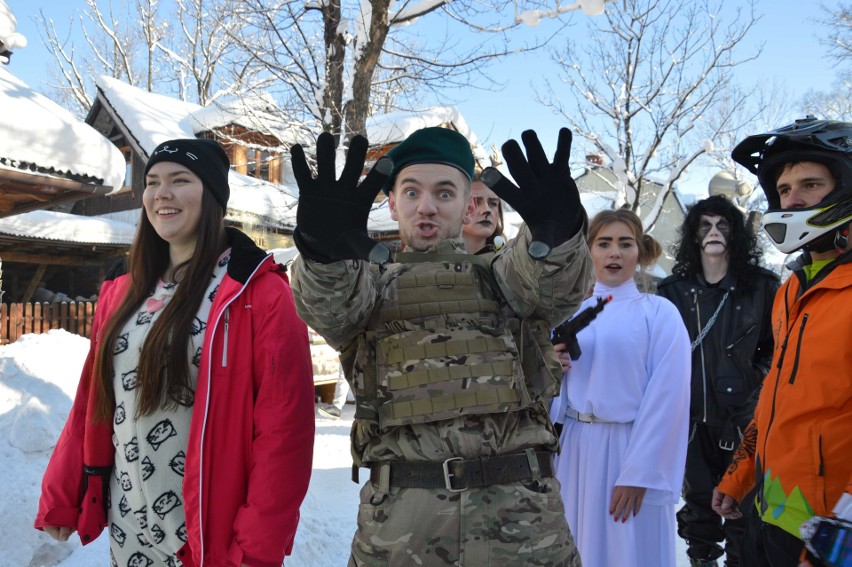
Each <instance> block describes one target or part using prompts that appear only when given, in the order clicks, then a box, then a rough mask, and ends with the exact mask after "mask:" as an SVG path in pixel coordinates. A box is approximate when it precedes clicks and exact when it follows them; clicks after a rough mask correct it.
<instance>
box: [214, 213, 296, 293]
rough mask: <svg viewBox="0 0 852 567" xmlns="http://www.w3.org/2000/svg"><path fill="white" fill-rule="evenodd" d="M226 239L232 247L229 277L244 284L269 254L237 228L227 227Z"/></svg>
mask: <svg viewBox="0 0 852 567" xmlns="http://www.w3.org/2000/svg"><path fill="white" fill-rule="evenodd" d="M225 237H226V238H227V240H228V245H229V246H230V247H231V261H230V262H228V276H229V277H230V278H231V279H233V280H234V281H238V282H240V283H241V284H244V283H246V282H247V281H248V279H249V276H251V275H252V273H253V272H254V271H255V269H256V268H257V266H258V265H259V264H260V263H261V262H263V260H264V258H266V256H267V253H266V252H264V251H263V250H261V249H260V248H258V246H257V245H256V244H255V243H254V242H253V241H252V239H251V238H249V237H248V236H246V235H245V234H243V233H242V232H240V231H239V230H237V229H236V228H231V227H226V228H225ZM282 269H283V268H282Z"/></svg>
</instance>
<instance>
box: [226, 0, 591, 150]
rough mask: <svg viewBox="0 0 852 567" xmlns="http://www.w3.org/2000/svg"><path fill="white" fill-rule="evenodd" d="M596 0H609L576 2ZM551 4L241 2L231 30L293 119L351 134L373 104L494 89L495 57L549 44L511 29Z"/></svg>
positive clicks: (482, 0)
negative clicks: (518, 37)
mask: <svg viewBox="0 0 852 567" xmlns="http://www.w3.org/2000/svg"><path fill="white" fill-rule="evenodd" d="M594 3H600V4H603V2H602V1H600V2H597V1H596V0H592V1H591V2H590V1H589V0H585V2H577V3H575V4H574V5H572V7H573V8H581V7H583V6H584V5H586V4H594ZM545 4H546V1H545V0H542V1H541V2H539V1H538V0H514V1H512V0H455V1H450V0H420V1H417V0H402V1H396V2H393V1H391V0H363V1H352V0H323V1H316V0H273V1H270V0H244V1H243V2H240V5H239V7H238V8H237V9H236V10H235V12H234V16H235V18H237V19H238V20H240V25H239V26H238V29H240V30H241V31H240V33H239V34H236V33H234V34H232V37H233V40H234V41H235V42H238V43H239V45H240V46H241V47H242V49H243V50H245V51H246V52H247V53H252V54H253V55H254V57H256V58H257V60H258V61H259V62H260V63H261V65H262V66H263V68H264V69H265V70H266V71H267V72H268V73H269V75H270V76H271V77H273V78H274V79H275V81H274V86H275V88H276V93H275V97H276V100H279V102H280V103H281V105H282V107H284V108H285V109H286V111H288V113H289V114H290V116H291V117H292V118H294V119H295V118H297V117H299V116H301V118H302V121H303V123H304V124H305V125H306V127H307V128H308V129H311V130H313V131H317V130H320V129H321V130H325V131H329V132H332V133H334V134H335V135H342V136H343V138H344V139H348V138H351V136H353V135H355V134H364V133H365V132H366V121H367V118H368V117H369V116H371V115H372V114H373V113H375V112H376V111H382V112H387V111H389V110H397V109H411V108H414V107H416V106H417V103H418V101H419V98H418V97H420V96H422V95H423V94H424V93H427V92H445V91H446V90H447V89H454V88H455V89H458V88H470V87H472V86H478V87H480V88H488V87H489V86H490V85H492V84H493V81H492V80H491V79H490V78H489V76H488V74H487V72H485V71H486V68H487V65H488V63H489V62H493V61H495V60H497V59H498V58H500V57H503V56H506V55H509V54H510V53H517V52H519V51H524V50H530V49H535V48H537V47H540V46H541V45H543V44H544V43H545V42H546V40H547V39H548V38H546V37H545V38H542V39H541V40H535V41H534V42H533V43H531V44H520V45H515V43H516V42H515V41H514V40H513V37H512V33H511V32H512V30H513V29H515V28H517V27H518V26H521V25H525V24H526V23H527V22H525V21H524V20H523V19H522V18H521V17H520V15H521V14H531V13H534V10H535V9H539V8H541V9H542V10H540V11H544V9H545V8H547V6H546V5H545ZM551 8H552V7H551ZM551 11H552V10H551ZM548 15H549V14H548ZM554 15H556V16H557V17H558V14H555V13H554Z"/></svg>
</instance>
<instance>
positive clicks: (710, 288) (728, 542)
mask: <svg viewBox="0 0 852 567" xmlns="http://www.w3.org/2000/svg"><path fill="white" fill-rule="evenodd" d="M680 232H681V239H680V241H679V242H678V244H677V246H676V249H675V258H676V262H675V266H674V268H673V270H672V271H673V275H672V276H670V277H668V278H666V279H664V280H663V281H662V282H661V283H660V285H659V287H658V294H659V295H661V296H663V297H665V298H667V299H669V300H670V301H671V302H672V303H674V304H675V305H676V306H677V308H678V311H680V314H681V316H682V317H683V320H684V323H685V324H686V327H687V329H688V330H689V336H690V341H691V342H692V387H691V391H692V395H691V402H690V422H691V423H690V436H689V445H688V448H687V458H686V471H685V476H684V485H683V499H684V501H685V505H684V506H683V507H682V508H681V509H680V511H679V512H678V514H677V519H678V534H679V535H680V536H681V537H682V538H683V539H685V540H686V542H687V546H688V548H687V554H688V555H689V558H690V564H691V565H693V566H702V567H710V566H715V565H716V564H717V563H716V560H717V558H719V557H720V556H721V555H722V553H723V552H724V553H725V554H726V565H729V566H730V565H740V564H741V562H740V560H741V558H742V557H743V554H742V553H741V543H742V538H743V533H744V530H745V522H746V520H745V519H743V518H736V519H728V520H727V521H724V523H723V520H722V518H720V517H719V515H718V514H716V512H714V511H713V510H712V508H711V506H710V502H711V498H712V495H713V488H714V487H715V485H716V483H717V482H718V481H719V479H720V478H721V477H722V474H723V473H724V472H725V469H726V468H727V467H728V465H729V464H730V462H731V457H732V455H733V450H734V449H735V448H736V446H737V444H738V443H739V441H740V439H741V437H742V435H743V431H744V430H745V427H746V425H747V424H748V422H749V420H750V419H751V416H752V414H753V411H754V402H755V401H756V399H757V398H756V392H757V391H759V388H760V384H761V382H762V380H763V376H764V375H765V373H766V371H767V369H768V367H769V362H770V359H771V357H772V345H773V339H772V332H771V326H770V314H771V308H772V299H773V297H774V296H775V292H776V291H777V289H778V285H779V281H778V278H777V277H776V276H775V275H774V274H772V273H771V272H769V271H768V270H765V269H763V268H761V267H760V266H759V249H758V247H757V242H756V239H755V235H754V233H753V231H752V230H751V229H750V228H749V227H748V225H747V224H746V221H745V217H744V215H743V213H742V212H740V210H739V209H737V207H736V206H735V205H734V204H733V203H731V202H730V201H729V200H728V199H726V198H725V197H722V196H714V197H710V198H708V199H704V200H702V201H699V202H698V203H696V204H695V205H694V206H693V207H692V208H691V209H690V210H689V213H688V214H687V216H686V219H685V220H684V223H683V226H682V227H681V231H680ZM722 542H725V543H724V550H723V547H722Z"/></svg>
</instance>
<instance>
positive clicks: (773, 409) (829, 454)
mask: <svg viewBox="0 0 852 567" xmlns="http://www.w3.org/2000/svg"><path fill="white" fill-rule="evenodd" d="M731 156H732V157H733V159H734V160H735V161H736V162H737V163H740V164H741V165H743V166H744V167H746V168H747V169H749V171H751V172H752V173H755V174H756V175H757V176H758V179H759V181H760V185H761V187H762V189H763V191H764V192H765V193H766V197H767V200H768V201H769V209H768V210H767V212H766V213H765V215H764V217H763V226H764V229H765V230H766V232H767V234H768V235H769V237H770V238H771V239H772V242H773V243H774V244H775V246H776V247H777V248H778V249H779V250H781V251H782V252H787V253H789V252H793V251H796V250H802V254H801V255H800V256H799V257H798V258H797V259H796V260H794V261H793V262H792V263H791V264H789V267H790V268H791V270H792V271H793V274H792V275H791V276H790V277H789V278H788V279H787V281H785V282H784V284H782V286H781V288H780V289H779V291H778V294H777V295H776V296H775V301H774V304H773V307H772V329H773V333H774V339H775V347H774V352H773V359H772V365H771V367H770V370H769V372H768V373H767V375H766V377H765V378H764V381H763V387H762V390H761V394H760V398H759V400H758V402H757V407H756V409H755V412H754V419H753V420H752V421H751V423H749V425H748V426H747V428H746V430H745V432H744V436H743V440H742V442H741V443H740V445H739V447H738V448H737V450H736V452H735V453H734V456H733V459H732V461H731V465H730V467H728V470H727V471H726V473H725V476H724V477H723V478H722V480H721V482H720V483H719V485H718V486H717V487H716V490H714V493H713V501H712V507H713V509H714V510H716V512H718V513H719V514H720V515H721V516H722V517H723V518H726V519H729V518H736V517H738V516H739V514H740V511H739V510H738V503H739V502H741V501H742V499H743V497H744V496H745V495H746V494H747V493H748V491H749V490H750V489H751V488H752V487H754V486H755V485H756V486H757V490H756V498H755V504H756V508H757V515H758V516H759V518H760V521H759V522H755V523H754V524H750V525H749V526H748V528H747V534H746V540H747V541H749V542H750V545H752V548H751V549H750V555H749V560H748V565H754V566H764V565H766V566H770V565H771V566H772V567H785V566H796V565H799V564H800V562H801V563H802V564H805V565H807V564H808V563H807V562H809V561H814V563H811V564H815V565H821V564H822V563H818V562H815V561H816V560H815V559H814V556H813V554H811V553H810V552H809V551H808V550H806V549H805V546H804V542H803V533H804V532H803V531H802V528H803V524H805V526H807V523H808V522H809V520H811V518H814V517H831V516H836V517H837V518H840V519H842V520H849V519H850V518H852V436H850V435H849V429H848V428H849V424H850V423H852V345H850V342H849V340H848V337H849V321H852V252H850V242H849V239H848V234H849V227H850V222H852V123H850V122H838V121H830V120H818V119H816V118H814V117H813V116H808V117H806V118H804V119H801V120H798V121H796V122H795V123H794V124H791V125H789V126H785V127H783V128H778V129H776V130H773V131H770V132H767V133H765V134H758V135H755V136H750V137H748V138H746V139H745V140H743V141H742V142H741V143H740V144H738V145H737V147H736V148H734V150H733V152H732V154H731ZM843 337H847V338H846V339H844V338H843Z"/></svg>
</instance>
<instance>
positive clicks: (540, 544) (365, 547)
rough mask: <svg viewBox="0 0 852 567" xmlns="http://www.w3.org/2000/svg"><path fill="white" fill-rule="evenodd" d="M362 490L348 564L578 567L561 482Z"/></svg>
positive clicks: (358, 566) (376, 566) (367, 566)
mask: <svg viewBox="0 0 852 567" xmlns="http://www.w3.org/2000/svg"><path fill="white" fill-rule="evenodd" d="M379 491H380V489H379V487H378V486H377V485H375V484H373V483H372V482H367V484H366V485H364V487H363V488H362V489H361V505H360V507H359V510H358V529H357V531H356V532H355V537H354V539H353V541H352V555H351V557H350V559H349V567H400V566H409V565H416V566H418V567H445V566H448V565H454V566H459V567H517V566H521V565H523V566H539V567H580V554H579V553H578V551H577V548H576V546H575V545H574V539H573V538H572V537H571V532H570V531H569V529H568V523H567V521H566V520H565V508H564V506H563V504H562V498H561V496H560V493H559V481H557V480H556V479H554V478H546V479H542V480H541V481H539V482H538V483H534V482H532V481H530V482H515V483H510V484H500V485H492V486H488V487H485V488H476V489H469V490H465V491H463V492H450V491H448V490H444V489H423V488H396V487H393V488H390V489H389V490H388V492H387V494H380V493H379Z"/></svg>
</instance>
